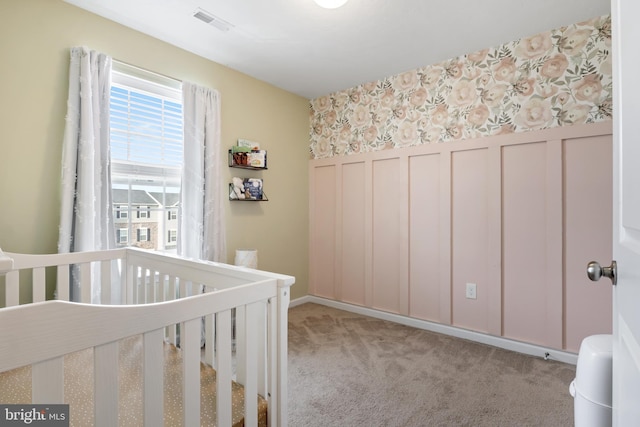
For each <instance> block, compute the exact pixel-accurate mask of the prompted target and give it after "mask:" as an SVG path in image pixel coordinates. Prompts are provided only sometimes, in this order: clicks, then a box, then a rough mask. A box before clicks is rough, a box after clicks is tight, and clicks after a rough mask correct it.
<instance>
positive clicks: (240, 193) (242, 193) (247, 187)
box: [229, 177, 269, 201]
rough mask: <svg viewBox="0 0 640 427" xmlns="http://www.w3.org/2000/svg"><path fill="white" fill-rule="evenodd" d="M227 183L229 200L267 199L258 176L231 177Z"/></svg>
mask: <svg viewBox="0 0 640 427" xmlns="http://www.w3.org/2000/svg"><path fill="white" fill-rule="evenodd" d="M232 180H233V182H232V183H231V184H229V200H245V201H267V200H269V199H268V198H267V195H266V194H265V193H264V191H263V189H262V179H260V178H238V177H233V179H232Z"/></svg>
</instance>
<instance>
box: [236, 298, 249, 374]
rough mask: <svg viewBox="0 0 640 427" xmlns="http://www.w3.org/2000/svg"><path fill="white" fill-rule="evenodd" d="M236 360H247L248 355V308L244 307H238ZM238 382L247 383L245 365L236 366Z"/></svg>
mask: <svg viewBox="0 0 640 427" xmlns="http://www.w3.org/2000/svg"><path fill="white" fill-rule="evenodd" d="M235 311H236V317H235V322H236V359H237V360H245V359H246V354H247V347H246V337H245V332H246V329H247V323H246V317H245V313H246V311H247V310H246V308H245V306H244V305H241V306H239V307H236V310H235ZM236 381H238V382H239V383H240V384H244V383H245V382H246V381H247V371H246V369H245V366H244V363H238V364H236Z"/></svg>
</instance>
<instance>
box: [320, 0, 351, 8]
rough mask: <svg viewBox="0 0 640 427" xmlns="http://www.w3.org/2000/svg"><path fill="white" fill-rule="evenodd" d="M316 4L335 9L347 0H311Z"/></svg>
mask: <svg viewBox="0 0 640 427" xmlns="http://www.w3.org/2000/svg"><path fill="white" fill-rule="evenodd" d="M313 1H315V2H316V3H317V4H318V6H320V7H324V8H325V9H337V8H339V7H340V6H343V5H344V4H345V3H346V2H347V1H348V0H313Z"/></svg>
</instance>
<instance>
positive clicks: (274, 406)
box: [265, 298, 279, 426]
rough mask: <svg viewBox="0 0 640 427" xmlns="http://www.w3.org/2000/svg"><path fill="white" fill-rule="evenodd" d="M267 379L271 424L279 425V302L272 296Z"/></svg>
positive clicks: (268, 309)
mask: <svg viewBox="0 0 640 427" xmlns="http://www.w3.org/2000/svg"><path fill="white" fill-rule="evenodd" d="M267 311H268V315H267V346H268V348H267V351H268V356H267V381H268V382H269V387H268V389H269V392H268V394H267V395H266V396H265V397H266V399H267V403H268V408H269V410H268V411H267V416H268V417H269V422H268V423H267V424H268V425H270V426H277V425H278V407H279V400H278V398H279V393H276V390H277V389H278V377H277V373H278V360H277V359H276V356H277V354H278V329H277V328H278V323H277V318H278V317H277V316H278V304H277V300H276V298H271V299H270V300H269V303H268V304H267Z"/></svg>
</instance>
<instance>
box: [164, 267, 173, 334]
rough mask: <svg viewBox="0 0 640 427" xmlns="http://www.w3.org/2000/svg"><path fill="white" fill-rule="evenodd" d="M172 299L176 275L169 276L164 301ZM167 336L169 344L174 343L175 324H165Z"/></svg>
mask: <svg viewBox="0 0 640 427" xmlns="http://www.w3.org/2000/svg"><path fill="white" fill-rule="evenodd" d="M174 299H176V277H175V276H169V282H168V284H167V293H166V296H165V301H172V300H174ZM167 338H168V339H169V342H170V343H171V344H174V345H175V344H176V325H169V326H167Z"/></svg>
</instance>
